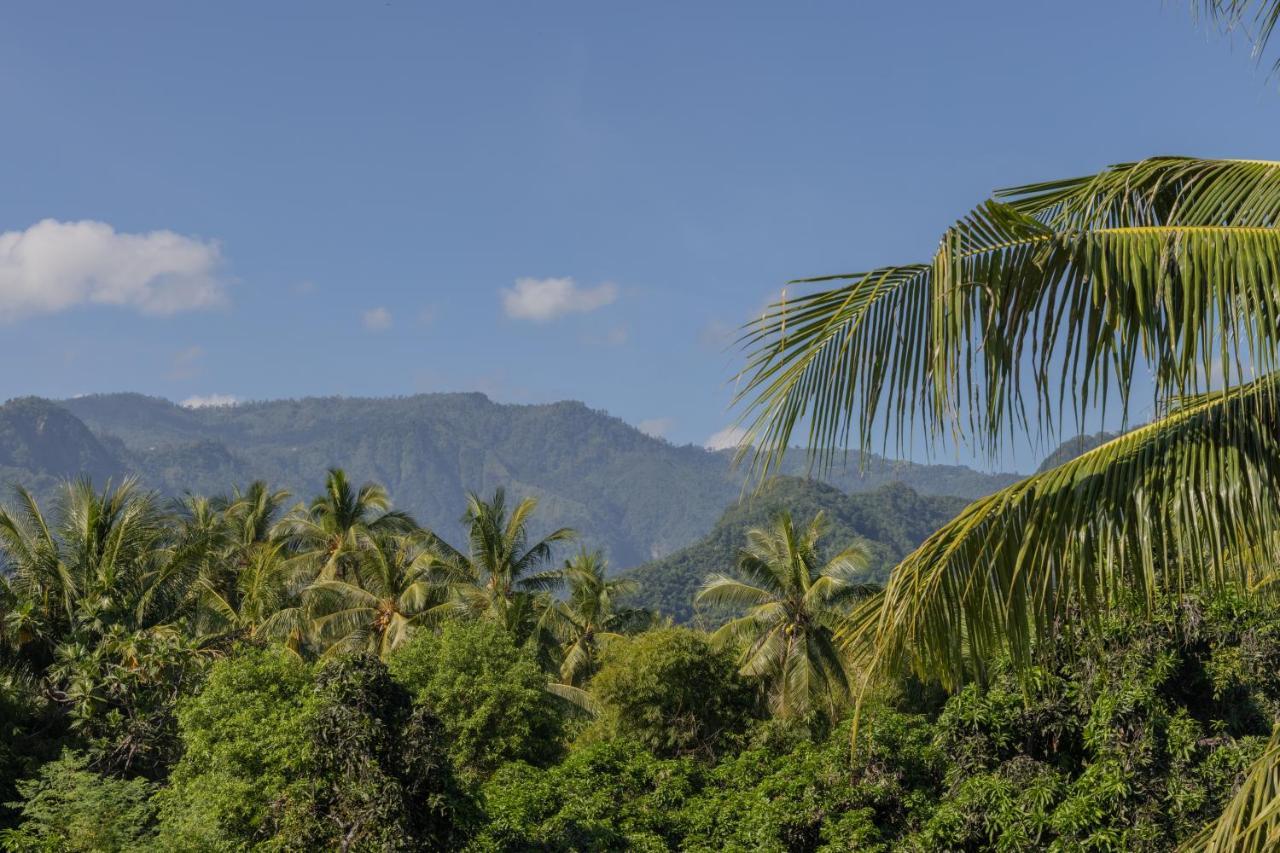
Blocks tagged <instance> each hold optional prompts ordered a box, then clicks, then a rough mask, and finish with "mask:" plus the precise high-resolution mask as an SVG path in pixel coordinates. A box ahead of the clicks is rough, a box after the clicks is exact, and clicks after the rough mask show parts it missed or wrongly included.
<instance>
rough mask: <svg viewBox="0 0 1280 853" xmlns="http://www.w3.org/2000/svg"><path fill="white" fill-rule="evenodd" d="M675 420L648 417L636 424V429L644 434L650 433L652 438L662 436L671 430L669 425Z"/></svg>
mask: <svg viewBox="0 0 1280 853" xmlns="http://www.w3.org/2000/svg"><path fill="white" fill-rule="evenodd" d="M674 424H675V421H674V420H672V419H671V418H649V419H648V420H643V421H641V422H640V423H638V424H636V429H638V430H640V431H641V432H642V433H644V434H645V435H651V436H653V437H654V438H662V437H663V436H665V435H666V434H667V433H668V432H670V431H671V427H672V426H673V425H674Z"/></svg>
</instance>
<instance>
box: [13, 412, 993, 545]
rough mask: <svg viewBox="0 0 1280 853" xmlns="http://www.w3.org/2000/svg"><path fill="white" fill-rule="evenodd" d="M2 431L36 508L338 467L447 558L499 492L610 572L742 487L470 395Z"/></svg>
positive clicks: (688, 456) (738, 481)
mask: <svg viewBox="0 0 1280 853" xmlns="http://www.w3.org/2000/svg"><path fill="white" fill-rule="evenodd" d="M37 409H38V410H39V411H36V410H37ZM40 412H43V413H44V414H43V415H41V414H40ZM50 412H56V413H57V414H58V416H60V417H63V418H64V419H65V421H66V423H65V424H63V426H61V427H58V429H60V430H62V429H63V427H65V430H64V432H65V435H64V440H60V441H59V442H54V443H53V444H49V443H47V442H46V443H38V442H37V443H35V444H33V443H32V441H31V439H30V435H31V434H32V432H33V430H36V427H35V426H33V425H34V424H35V422H36V421H37V420H38V419H39V418H40V417H44V418H46V422H48V420H47V419H48V417H49V416H50ZM72 416H74V417H72ZM6 418H8V419H10V420H5V419H6ZM77 419H79V420H78V421H77ZM10 422H11V423H12V424H19V423H20V424H24V425H25V426H22V427H21V428H18V427H17V426H11V428H10V431H9V433H6V434H5V435H4V436H0V459H10V460H12V461H10V462H7V463H6V462H0V466H3V470H0V478H3V479H4V480H10V481H11V480H18V481H21V482H24V483H27V484H29V485H30V484H35V485H36V486H37V489H38V490H39V491H41V492H42V493H47V492H48V491H50V490H51V489H52V486H53V484H54V483H56V482H57V480H58V479H60V478H63V477H67V476H74V475H76V474H79V473H81V472H83V473H86V474H89V475H91V476H93V477H94V479H95V480H99V481H100V480H102V479H104V478H105V477H107V476H120V475H122V474H124V473H126V472H133V473H137V474H138V475H139V476H140V477H141V478H142V479H143V481H144V482H145V483H146V484H147V485H148V486H151V487H153V488H156V489H159V490H161V491H162V492H164V493H165V494H170V495H180V494H182V493H183V492H187V491H192V492H199V493H205V494H211V493H219V492H225V491H227V490H228V489H230V488H231V487H232V486H233V485H241V484H244V483H246V482H248V481H250V480H252V479H265V480H267V481H269V482H271V483H272V484H273V485H276V486H279V487H283V488H287V489H289V490H290V491H292V492H293V493H294V494H295V496H298V497H299V498H300V499H302V498H310V497H311V496H312V495H313V494H315V493H316V492H317V491H318V490H319V488H320V486H321V484H322V482H323V477H324V472H325V469H326V468H328V467H330V466H341V467H343V468H346V469H347V471H348V473H349V474H350V475H351V477H352V478H353V479H354V480H356V481H363V480H376V481H378V482H380V483H382V484H383V485H385V486H386V487H387V488H388V490H389V491H390V493H391V495H392V497H393V498H394V500H395V501H396V505H397V506H398V507H399V508H401V509H405V510H407V511H409V512H411V513H412V514H413V515H414V516H415V517H416V518H418V520H419V521H421V522H422V523H424V524H426V525H429V526H431V527H432V528H434V529H436V530H437V531H438V532H440V533H441V535H443V536H445V537H446V538H448V539H450V540H451V541H457V542H459V543H460V540H461V526H460V524H459V523H458V518H459V515H460V514H461V511H462V507H463V505H464V504H463V501H464V495H465V493H466V491H467V490H475V491H477V492H480V493H486V492H491V491H492V490H493V489H494V488H495V487H497V486H505V487H507V488H508V489H509V490H511V491H512V492H514V493H516V494H519V495H534V496H536V497H538V498H539V499H540V501H541V505H540V507H539V511H538V514H537V521H538V523H539V524H541V525H543V526H544V527H546V528H550V527H557V526H561V525H567V526H571V527H574V528H577V529H578V530H579V531H581V532H582V534H583V537H584V539H585V540H586V541H587V543H588V544H590V545H592V546H593V547H594V546H601V547H604V548H605V550H606V551H607V552H608V554H609V557H610V560H611V562H612V563H613V565H614V566H616V567H619V568H622V567H625V566H634V565H638V564H641V563H643V562H645V561H648V560H652V559H655V558H658V557H662V556H665V555H667V554H671V553H672V552H674V551H676V550H678V549H680V548H682V547H684V546H686V545H688V544H690V543H691V542H694V541H696V540H697V539H698V538H699V537H700V536H702V535H703V534H705V533H706V532H707V531H708V530H709V529H711V527H712V525H713V524H714V523H715V521H716V519H717V518H718V517H719V516H720V514H721V512H722V510H723V509H724V507H725V506H726V505H728V504H729V503H730V502H732V501H735V500H736V499H737V498H738V497H739V496H740V495H741V494H742V485H743V480H742V477H743V475H742V473H741V472H740V471H734V470H733V469H732V468H731V465H730V461H731V454H730V453H729V452H721V453H711V452H708V451H706V450H704V449H702V448H700V447H693V446H684V447H677V446H675V445H672V444H670V443H668V442H666V441H662V440H661V439H656V438H652V437H650V436H648V435H645V434H644V433H642V432H640V431H639V430H637V429H635V428H634V427H632V426H630V425H628V424H626V423H624V422H623V421H621V420H619V419H618V418H614V417H610V416H609V415H607V414H605V413H603V412H598V411H593V410H591V409H589V408H587V407H586V406H584V405H582V404H581V403H570V402H564V403H553V404H549V405H536V406H517V405H500V404H497V403H494V402H492V401H490V400H489V399H487V398H486V397H485V396H483V395H481V394H424V395H417V396H412V397H400V398H392V399H351V398H311V399H304V400H278V401H272V402H262V403H250V404H243V405H239V406H235V407H224V408H204V409H186V408H183V407H181V406H177V405H175V404H173V403H171V402H169V401H167V400H162V399H158V398H154V397H144V396H141V395H138V394H106V395H97V396H90V397H81V398H77V399H72V400H65V401H62V402H61V403H59V404H56V405H55V404H52V403H49V402H48V401H35V400H30V399H28V400H20V401H12V402H10V403H9V404H6V405H5V406H3V407H0V423H10ZM73 425H74V426H75V428H73ZM85 427H87V429H86V428H85ZM45 429H46V430H47V429H49V427H45ZM24 436H25V437H24ZM803 469H804V460H803V456H802V454H796V456H795V457H794V458H791V459H788V460H787V461H786V467H785V470H787V471H801V470H803ZM824 479H827V480H828V481H830V482H833V483H834V484H836V485H837V486H839V487H840V488H842V489H845V490H847V491H866V490H869V489H873V488H877V487H879V486H881V485H883V484H884V483H886V482H889V481H892V480H903V481H905V482H906V483H908V484H909V485H911V486H912V487H913V488H915V489H916V490H917V491H919V492H921V493H934V494H936V493H940V492H942V493H954V494H958V495H960V496H962V497H967V498H972V497H976V496H978V495H981V494H986V493H989V492H991V491H993V490H995V489H997V488H1000V487H1002V486H1004V485H1006V484H1007V483H1009V482H1012V481H1013V480H1015V479H1016V477H1015V476H1013V475H1008V474H996V475H990V474H983V473H979V472H977V471H973V470H971V469H968V468H963V467H959V466H932V465H914V464H910V463H894V462H889V461H886V460H883V459H879V458H876V457H872V458H871V459H869V460H868V464H867V466H866V468H865V469H864V470H862V471H858V470H856V469H850V470H844V471H833V472H830V473H829V474H828V475H826V476H825V477H824Z"/></svg>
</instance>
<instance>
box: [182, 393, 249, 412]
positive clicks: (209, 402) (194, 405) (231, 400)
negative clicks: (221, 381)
mask: <svg viewBox="0 0 1280 853" xmlns="http://www.w3.org/2000/svg"><path fill="white" fill-rule="evenodd" d="M239 402H240V401H239V400H238V399H236V398H235V397H233V396H232V395H230V394H206V395H205V396H203V397H202V396H200V395H196V396H194V397H188V398H187V399H185V400H183V401H182V402H181V403H179V404H178V405H180V406H182V407H183V408H185V409H205V408H208V407H210V406H234V405H235V404H236V403H239Z"/></svg>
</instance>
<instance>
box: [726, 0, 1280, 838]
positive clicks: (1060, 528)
mask: <svg viewBox="0 0 1280 853" xmlns="http://www.w3.org/2000/svg"><path fill="white" fill-rule="evenodd" d="M1194 5H1195V6H1196V7H1197V8H1198V9H1200V10H1202V11H1204V12H1205V13H1207V14H1208V15H1209V16H1210V17H1211V18H1212V19H1214V20H1215V21H1216V22H1218V23H1219V24H1222V25H1223V26H1224V27H1226V28H1228V29H1232V28H1237V27H1240V28H1244V29H1245V30H1246V32H1247V34H1248V37H1249V38H1250V39H1251V40H1252V41H1253V43H1254V46H1255V50H1256V52H1258V53H1261V52H1262V51H1263V50H1264V48H1265V47H1266V44H1267V41H1268V39H1269V37H1270V36H1271V35H1272V33H1273V32H1274V29H1275V25H1276V23H1277V21H1280V0H1199V2H1196V3H1194ZM1278 268H1280V163H1276V162H1268V161H1243V160H1201V159H1194V158H1175V157H1158V158H1152V159H1150V160H1144V161H1141V162H1138V163H1127V164H1121V165H1118V166H1113V167H1111V168H1109V169H1107V170H1105V171H1103V172H1101V173H1100V174H1097V175H1092V176H1087V177H1083V178H1072V179H1066V180H1059V181H1051V182H1047V183H1042V184H1036V185H1029V186H1023V187H1016V188H1014V189H1011V190H1005V191H1003V192H1000V193H997V194H996V196H995V197H994V198H992V199H989V200H988V201H986V202H985V203H983V204H982V205H980V206H979V207H977V208H976V209H974V210H973V211H971V212H970V213H969V214H968V215H967V216H965V217H964V218H963V219H961V220H960V221H959V222H958V223H957V224H956V225H954V226H953V227H952V228H950V229H948V230H947V232H946V233H945V234H944V235H943V236H942V239H941V241H940V244H939V246H938V249H937V250H936V252H935V253H934V255H933V258H932V260H931V261H930V262H925V263H914V264H908V265H903V266H895V267H885V268H880V269H876V270H872V271H870V272H865V273H855V274H851V275H842V276H832V277H824V278H820V279H809V280H806V281H805V282H803V283H806V284H812V283H817V282H835V281H839V282H841V283H840V284H838V285H836V286H835V287H833V288H830V289H825V290H819V291H817V292H814V293H809V294H807V295H803V296H801V297H799V298H797V299H791V300H788V299H787V298H786V291H785V290H784V296H783V299H782V300H781V301H780V302H779V303H778V304H777V305H775V306H774V307H773V308H772V309H771V310H769V311H768V312H766V314H765V316H764V317H762V318H761V320H760V322H759V324H758V325H756V326H755V328H754V329H753V330H751V331H749V332H748V334H747V336H746V341H747V347H748V349H749V352H750V354H749V356H748V363H747V367H746V368H745V370H744V374H745V375H746V377H747V380H746V383H745V386H744V389H745V390H744V391H743V394H742V396H741V397H740V398H739V399H740V402H743V403H745V404H746V405H747V406H748V415H747V418H748V422H749V427H748V430H747V432H748V435H747V439H746V441H744V443H743V455H744V456H746V455H752V456H753V461H754V464H755V467H756V469H757V471H758V472H764V473H767V472H769V471H771V470H774V469H775V468H776V466H777V465H778V463H779V462H780V461H781V456H782V453H783V452H784V451H785V449H786V447H787V445H788V443H789V441H790V439H791V437H792V436H793V434H795V433H796V431H797V430H798V429H801V428H803V429H804V431H805V432H806V433H807V442H806V443H807V444H808V446H809V447H810V449H811V452H812V453H813V454H814V455H815V456H816V457H817V460H818V461H819V462H820V463H823V464H825V463H827V462H829V461H830V460H831V459H832V458H833V456H834V454H835V453H836V452H837V451H838V450H839V449H840V448H841V447H843V446H847V445H849V444H857V445H860V446H861V447H863V448H868V447H869V446H870V445H871V443H872V441H873V440H874V438H875V435H876V433H878V432H879V431H880V430H882V429H886V428H887V430H888V434H889V436H890V437H896V439H897V441H898V443H899V446H901V445H902V441H903V438H904V436H905V435H907V434H908V433H909V432H911V430H912V428H913V427H922V428H923V431H924V432H926V433H931V434H934V435H944V434H945V435H950V436H952V437H954V438H957V439H959V440H961V441H967V442H970V443H972V444H973V445H974V446H976V447H977V448H979V449H985V450H988V451H991V450H995V449H996V448H998V447H999V446H1000V445H1001V444H1002V443H1003V441H1004V440H1005V439H1006V438H1007V436H1008V435H1009V434H1010V433H1011V432H1012V428H1027V427H1030V428H1032V429H1033V430H1034V431H1035V432H1037V433H1039V434H1040V435H1052V434H1054V433H1055V432H1056V431H1057V430H1058V429H1059V428H1060V427H1061V425H1062V422H1063V420H1064V418H1065V416H1066V415H1073V416H1074V419H1075V422H1076V424H1077V425H1079V424H1080V423H1081V422H1082V421H1083V419H1084V416H1085V415H1086V413H1088V412H1090V411H1093V410H1096V409H1098V408H1103V409H1105V405H1106V404H1107V403H1108V402H1110V403H1111V404H1112V405H1113V406H1116V405H1118V406H1119V407H1120V409H1121V410H1122V411H1123V412H1124V413H1125V414H1126V415H1127V414H1128V413H1129V411H1130V410H1131V406H1130V402H1131V397H1132V396H1133V395H1134V394H1135V393H1136V392H1137V390H1138V389H1139V388H1140V387H1141V385H1140V383H1139V382H1138V381H1137V379H1138V377H1139V376H1141V375H1142V374H1144V373H1147V372H1149V373H1150V376H1151V380H1152V381H1151V388H1152V394H1151V398H1150V402H1151V409H1152V411H1154V412H1155V413H1156V418H1155V420H1154V421H1153V422H1152V423H1150V424H1148V425H1146V426H1143V427H1140V428H1138V429H1135V430H1133V431H1131V432H1129V433H1127V434H1125V435H1122V436H1120V437H1119V438H1117V439H1115V440H1113V441H1110V442H1108V443H1106V444H1104V445H1102V446H1101V447H1098V448H1096V449H1094V450H1092V451H1090V452H1088V453H1086V454H1084V455H1082V456H1081V457H1079V458H1078V459H1075V460H1072V461H1070V462H1068V463H1066V464H1064V465H1061V466H1059V467H1057V468H1055V469H1053V470H1050V471H1047V472H1044V473H1042V474H1038V475H1036V476H1034V477H1031V478H1029V479H1027V480H1026V481H1024V482H1022V483H1019V484H1017V485H1015V486H1013V487H1011V488H1009V489H1005V490H1003V491H1001V492H998V493H996V494H995V495H992V496H990V497H988V498H985V499H983V500H980V501H978V502H976V503H975V504H973V505H971V506H970V507H969V508H968V509H967V510H965V511H964V512H963V513H961V515H960V516H959V517H958V518H957V519H955V520H954V521H953V522H952V523H950V524H948V525H946V526H945V527H943V528H942V529H941V530H940V531H938V532H937V533H936V534H934V535H933V536H932V537H930V538H929V539H928V540H927V541H926V542H925V543H924V544H923V545H921V547H920V548H919V549H917V550H916V551H915V552H914V553H912V554H911V555H909V556H908V557H907V559H906V560H904V561H903V563H902V564H901V565H900V566H898V567H897V569H896V570H895V571H894V572H893V574H892V576H891V578H890V581H889V584H888V586H887V587H886V589H885V590H884V592H883V594H882V595H880V596H878V597H877V598H876V599H875V600H873V601H871V602H868V604H867V605H866V606H864V607H862V608H860V609H859V610H858V612H857V614H856V616H855V618H854V619H853V620H851V623H850V625H849V626H848V628H847V630H846V638H847V640H848V641H849V643H850V646H851V648H852V649H853V650H854V652H855V654H857V655H858V657H859V661H860V663H861V664H862V665H863V666H865V667H866V669H867V671H869V672H874V671H877V670H878V671H884V670H890V671H892V670H901V669H913V670H915V671H916V672H917V673H920V674H922V675H926V676H935V677H938V678H940V679H941V680H942V681H943V682H944V683H945V684H948V685H950V686H954V685H956V684H958V683H959V682H960V681H962V680H964V679H966V678H969V677H972V676H973V675H975V674H980V673H981V669H982V662H983V660H985V659H987V658H989V656H990V655H991V654H993V653H994V652H996V651H998V650H1001V649H1003V650H1005V651H1006V652H1008V653H1009V654H1010V656H1011V657H1012V659H1013V660H1014V662H1015V664H1017V665H1020V666H1023V667H1025V666H1027V665H1029V664H1030V662H1031V661H1032V658H1033V656H1034V653H1035V648H1036V646H1037V643H1038V641H1041V640H1044V639H1046V638H1047V637H1049V636H1051V635H1052V634H1054V633H1056V632H1058V631H1060V630H1062V628H1063V626H1064V625H1066V624H1069V615H1070V614H1073V613H1079V614H1082V615H1083V616H1084V618H1086V619H1096V618H1097V616H1098V615H1099V614H1101V613H1104V612H1106V611H1108V610H1111V609H1113V608H1116V607H1119V606H1124V605H1123V602H1128V601H1131V600H1132V599H1133V598H1134V594H1135V593H1136V598H1137V600H1138V601H1139V602H1141V604H1140V605H1139V606H1143V607H1145V608H1147V609H1150V608H1151V607H1152V606H1154V601H1155V600H1156V597H1157V595H1158V594H1159V593H1160V592H1161V591H1166V590H1169V591H1174V592H1185V591H1203V590H1214V589H1218V588H1221V587H1223V586H1227V585H1236V586H1244V587H1246V588H1253V587H1255V586H1257V585H1259V584H1266V583H1269V582H1270V581H1271V580H1272V579H1273V578H1274V577H1275V574H1274V569H1273V568H1272V567H1273V566H1275V565H1277V562H1276V558H1277V557H1280V553H1277V552H1278V551H1280V549H1278V548H1277V545H1278V543H1280V539H1278V538H1277V536H1276V532H1277V529H1278V528H1280V491H1278V487H1280V445H1278V444H1277V440H1278V438H1280V429H1278V427H1280V424H1278V423H1277V419H1278V414H1277V405H1278V404H1280V399H1278V396H1280V394H1278V392H1280V376H1277V373H1276V368H1277V352H1278V349H1280V325H1278V324H1277V322H1276V318H1277V316H1278V315H1277V313H1276V311H1277V308H1280V287H1278V286H1277V285H1278V281H1277V279H1278V274H1277V269H1278ZM801 283H802V282H795V283H794V284H801ZM1253 376H1257V377H1258V378H1256V379H1253V378H1252V377H1253ZM752 448H754V450H753V449H752ZM1278 778H1280V728H1278V729H1277V731H1276V734H1275V735H1273V739H1272V742H1271V744H1270V746H1269V748H1268V749H1267V750H1266V752H1265V753H1264V755H1263V757H1262V758H1261V759H1259V761H1258V763H1257V764H1256V765H1255V766H1254V767H1253V768H1252V769H1251V771H1250V774H1249V776H1248V778H1247V780H1246V783H1245V784H1244V785H1242V786H1241V787H1240V789H1239V794H1238V795H1237V797H1236V798H1235V799H1234V800H1233V802H1232V804H1231V806H1230V807H1229V808H1228V810H1227V811H1226V812H1225V813H1224V815H1223V817H1222V818H1221V819H1220V821H1219V822H1218V824H1217V825H1216V826H1215V827H1213V828H1211V829H1210V830H1208V831H1206V834H1205V836H1204V837H1202V838H1200V839H1198V840H1197V842H1196V843H1197V845H1198V846H1203V847H1205V848H1206V849H1214V850H1224V851H1225V850H1269V849H1275V848H1276V847H1277V846H1280V787H1278V786H1277V784H1276V779H1278Z"/></svg>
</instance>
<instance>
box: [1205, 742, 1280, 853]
mask: <svg viewBox="0 0 1280 853" xmlns="http://www.w3.org/2000/svg"><path fill="white" fill-rule="evenodd" d="M1182 849H1183V850H1184V851H1186V853H1192V851H1194V853H1271V851H1274V850H1280V729H1277V730H1276V731H1275V732H1274V733H1273V734H1272V735H1271V739H1270V740H1269V741H1268V742H1267V745H1266V747H1265V748H1264V749H1263V751H1262V755H1260V756H1259V757H1258V759H1257V760H1256V761H1254V763H1253V764H1252V765H1251V766H1250V767H1249V769H1248V771H1246V773H1245V775H1244V780H1243V781H1242V782H1241V783H1240V787H1239V788H1237V789H1236V792H1235V793H1234V794H1233V795H1232V797H1231V801H1230V802H1228V803H1227V807H1226V808H1225V809H1224V810H1223V812H1222V814H1221V815H1219V816H1218V818H1217V820H1215V821H1214V822H1213V823H1212V824H1210V825H1209V826H1207V827H1205V829H1204V831H1203V832H1201V833H1200V834H1199V835H1197V836H1196V837H1194V838H1193V839H1191V840H1190V841H1189V842H1188V843H1187V844H1185V845H1184V846H1183V848H1182Z"/></svg>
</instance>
